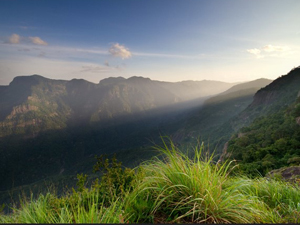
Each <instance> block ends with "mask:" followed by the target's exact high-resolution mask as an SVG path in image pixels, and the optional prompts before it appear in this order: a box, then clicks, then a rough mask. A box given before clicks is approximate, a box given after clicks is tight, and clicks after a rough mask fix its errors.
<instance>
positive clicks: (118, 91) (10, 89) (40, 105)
mask: <svg viewBox="0 0 300 225" xmlns="http://www.w3.org/2000/svg"><path fill="white" fill-rule="evenodd" d="M207 82H208V81H199V82H195V83H193V82H192V81H189V82H188V84H189V85H186V82H178V83H171V82H159V81H152V80H150V79H149V78H143V77H131V78H128V79H125V78H122V77H118V78H107V79H104V80H102V81H100V83H99V84H94V83H90V82H88V81H85V80H83V79H73V80H71V81H63V80H51V79H47V78H44V77H42V76H39V75H33V76H20V77H16V78H15V79H14V80H13V81H12V82H11V83H10V84H9V86H1V87H0V92H1V93H2V94H1V98H0V137H1V136H6V135H11V134H24V135H25V136H27V137H30V136H32V137H34V136H36V135H37V134H38V133H39V132H41V131H45V130H53V129H63V128H66V127H67V126H70V125H76V124H88V123H93V122H99V121H105V120H109V119H115V118H117V117H119V116H124V115H131V114H134V113H143V112H144V113H145V112H146V111H148V110H151V109H155V108H160V107H165V106H168V105H172V104H176V103H179V102H183V101H187V100H191V99H193V98H199V97H205V96H207V95H214V94H217V93H219V92H221V91H224V90H226V89H228V88H230V87H231V86H232V85H233V84H230V83H224V82H218V81H209V83H210V85H213V86H214V88H212V89H211V90H207V88H206V87H204V86H205V84H206V83H207ZM191 87H192V88H191ZM202 89H203V90H202ZM181 93H185V94H184V96H183V97H181V96H180V94H181Z"/></svg>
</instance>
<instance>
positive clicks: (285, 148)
mask: <svg viewBox="0 0 300 225" xmlns="http://www.w3.org/2000/svg"><path fill="white" fill-rule="evenodd" d="M295 110H297V108H295V104H292V105H291V106H289V107H288V108H286V109H285V110H281V111H279V112H277V113H273V114H270V115H269V116H266V117H259V118H257V119H256V120H255V121H254V122H253V123H252V124H251V125H250V126H248V127H244V128H242V129H241V130H240V134H242V135H240V136H238V135H236V136H235V137H234V138H233V139H231V140H230V141H229V145H228V150H227V151H228V152H230V153H231V158H232V159H236V160H237V161H238V162H239V164H240V169H241V171H242V172H243V173H245V174H247V175H250V176H252V177H257V176H260V175H263V176H264V175H265V174H266V173H268V172H269V171H271V170H273V169H278V168H281V167H284V166H289V165H299V162H300V161H299V157H300V152H299V148H300V141H299V140H300V126H299V125H298V124H297V123H296V118H295V117H297V116H300V114H295Z"/></svg>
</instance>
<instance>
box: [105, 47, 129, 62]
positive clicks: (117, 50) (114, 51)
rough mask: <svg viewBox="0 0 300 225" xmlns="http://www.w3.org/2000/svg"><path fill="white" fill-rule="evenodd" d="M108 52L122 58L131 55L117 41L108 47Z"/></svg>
mask: <svg viewBox="0 0 300 225" xmlns="http://www.w3.org/2000/svg"><path fill="white" fill-rule="evenodd" d="M108 51H109V53H110V54H112V55H113V56H115V57H121V58H122V59H127V58H130V57H131V56H132V54H131V52H130V51H129V49H128V48H126V47H125V46H124V45H120V44H119V43H116V44H113V45H112V46H111V47H110V48H109V50H108Z"/></svg>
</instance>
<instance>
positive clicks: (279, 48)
mask: <svg viewBox="0 0 300 225" xmlns="http://www.w3.org/2000/svg"><path fill="white" fill-rule="evenodd" d="M289 49H290V48H289V47H287V46H274V45H266V46H264V47H263V50H264V51H265V52H283V51H288V50H289Z"/></svg>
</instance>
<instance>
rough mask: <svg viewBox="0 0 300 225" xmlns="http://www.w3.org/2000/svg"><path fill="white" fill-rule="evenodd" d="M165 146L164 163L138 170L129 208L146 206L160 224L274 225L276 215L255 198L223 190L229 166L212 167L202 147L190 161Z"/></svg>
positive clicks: (149, 216)
mask: <svg viewBox="0 0 300 225" xmlns="http://www.w3.org/2000/svg"><path fill="white" fill-rule="evenodd" d="M164 145H165V146H164V148H160V149H159V150H160V151H161V152H162V153H163V154H164V155H165V159H163V160H160V159H158V158H156V160H154V161H151V162H150V163H149V162H148V163H147V164H144V165H142V166H141V167H142V169H143V172H144V173H145V176H144V179H143V180H142V181H141V183H140V184H139V185H138V186H137V188H136V189H135V190H134V191H133V192H132V193H131V195H130V197H129V198H130V199H131V200H129V205H130V207H134V208H139V207H140V206H139V204H140V203H141V202H142V203H143V204H144V202H149V203H148V206H149V207H151V208H150V209H149V210H148V211H147V212H146V213H148V219H149V218H159V219H160V221H162V222H166V221H171V222H185V221H189V222H206V223H254V222H274V220H275V219H276V218H275V215H273V214H272V213H270V212H269V211H268V208H267V206H266V205H265V204H264V203H263V202H261V201H259V200H258V199H257V198H256V197H252V196H250V197H249V196H246V195H244V194H243V193H242V192H240V191H239V190H238V189H237V188H235V187H234V186H232V185H227V188H224V186H225V185H224V184H225V183H226V182H227V180H228V173H229V172H230V171H229V165H230V162H228V163H224V164H222V165H219V164H217V165H215V164H214V163H213V157H212V156H211V157H203V156H202V155H203V154H202V153H203V152H202V149H203V146H200V147H196V149H195V157H194V159H192V160H191V159H189V158H188V157H187V156H186V155H184V154H182V153H180V152H179V151H178V150H177V149H176V147H175V146H174V144H173V143H172V142H171V143H170V147H168V146H167V144H166V143H165V142H164ZM144 218H147V217H146V216H144ZM136 219H138V218H136ZM141 222H145V221H141ZM146 222H150V221H149V220H148V221H147V219H146ZM154 222H155V220H154Z"/></svg>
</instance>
